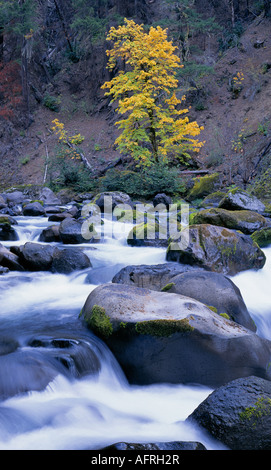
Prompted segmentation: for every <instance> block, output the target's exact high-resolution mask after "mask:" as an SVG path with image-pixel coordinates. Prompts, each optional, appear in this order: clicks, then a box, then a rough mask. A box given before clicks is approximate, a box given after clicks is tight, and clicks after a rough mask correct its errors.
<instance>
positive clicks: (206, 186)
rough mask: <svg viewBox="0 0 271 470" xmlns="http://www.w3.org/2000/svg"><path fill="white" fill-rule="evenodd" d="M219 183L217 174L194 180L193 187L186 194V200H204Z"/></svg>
mask: <svg viewBox="0 0 271 470" xmlns="http://www.w3.org/2000/svg"><path fill="white" fill-rule="evenodd" d="M219 183H220V175H219V173H213V174H212V175H205V176H200V177H198V178H194V186H193V188H192V189H191V191H190V193H189V194H188V196H187V199H188V200H189V201H193V200H195V199H201V198H205V197H206V196H208V194H211V193H213V192H214V191H216V189H218V187H219Z"/></svg>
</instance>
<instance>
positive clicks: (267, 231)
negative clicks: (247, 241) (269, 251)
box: [251, 227, 271, 248]
mask: <svg viewBox="0 0 271 470" xmlns="http://www.w3.org/2000/svg"><path fill="white" fill-rule="evenodd" d="M251 238H252V240H253V241H254V242H255V243H257V244H258V245H259V247H260V248H264V247H266V246H268V245H270V244H271V227H266V228H262V229H261V230H256V231H255V232H254V233H252V235H251Z"/></svg>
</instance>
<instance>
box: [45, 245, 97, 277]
mask: <svg viewBox="0 0 271 470" xmlns="http://www.w3.org/2000/svg"><path fill="white" fill-rule="evenodd" d="M90 267H91V262H90V260H89V258H88V256H87V255H86V254H85V253H84V252H83V251H82V250H80V249H78V248H64V249H56V250H55V251H54V256H53V261H52V265H51V268H50V269H51V271H52V272H53V273H63V274H69V273H71V272H73V271H78V270H82V269H87V268H90Z"/></svg>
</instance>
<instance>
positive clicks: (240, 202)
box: [219, 189, 265, 213]
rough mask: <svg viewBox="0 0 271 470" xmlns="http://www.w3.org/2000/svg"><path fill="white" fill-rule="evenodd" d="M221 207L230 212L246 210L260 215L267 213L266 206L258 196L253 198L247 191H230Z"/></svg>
mask: <svg viewBox="0 0 271 470" xmlns="http://www.w3.org/2000/svg"><path fill="white" fill-rule="evenodd" d="M219 207H220V208H222V209H229V210H242V209H245V210H250V211H255V212H260V213H261V212H264V211H265V205H264V204H263V203H262V202H261V201H260V200H259V199H258V198H257V197H256V196H251V195H250V194H248V193H247V192H246V191H242V190H239V189H238V190H236V189H235V190H232V191H229V192H228V193H227V194H226V195H225V196H224V198H223V199H222V201H221V202H220V204H219Z"/></svg>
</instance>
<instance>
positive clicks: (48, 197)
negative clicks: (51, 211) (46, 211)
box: [39, 187, 61, 205]
mask: <svg viewBox="0 0 271 470" xmlns="http://www.w3.org/2000/svg"><path fill="white" fill-rule="evenodd" d="M39 199H40V200H41V201H43V202H44V203H45V204H48V205H54V204H55V205H58V204H61V201H60V198H58V197H57V196H56V195H55V193H54V192H53V191H52V190H51V189H50V188H47V187H44V188H42V190H41V192H40V195H39Z"/></svg>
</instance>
